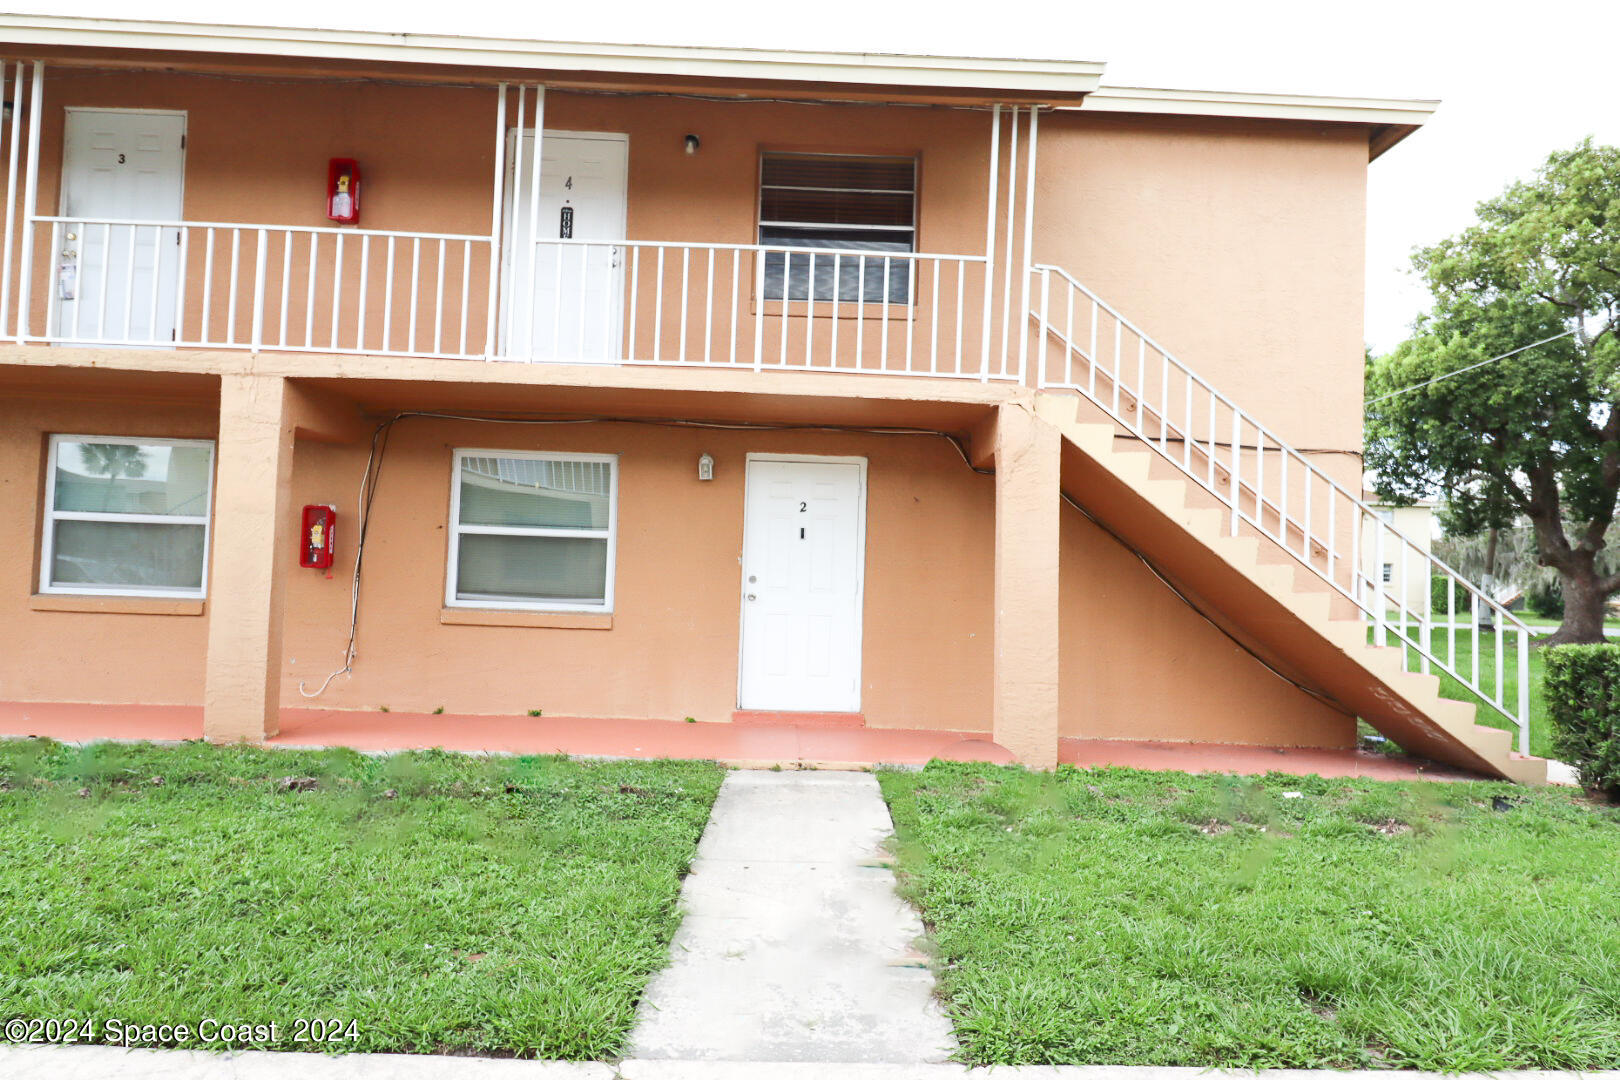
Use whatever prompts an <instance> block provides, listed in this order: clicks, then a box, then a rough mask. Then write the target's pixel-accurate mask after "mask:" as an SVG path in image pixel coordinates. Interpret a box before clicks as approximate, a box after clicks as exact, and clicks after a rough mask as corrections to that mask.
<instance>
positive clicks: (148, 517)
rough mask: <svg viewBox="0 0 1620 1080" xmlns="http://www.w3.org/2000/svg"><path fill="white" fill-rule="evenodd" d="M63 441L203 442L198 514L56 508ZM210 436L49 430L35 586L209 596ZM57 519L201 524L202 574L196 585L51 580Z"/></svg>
mask: <svg viewBox="0 0 1620 1080" xmlns="http://www.w3.org/2000/svg"><path fill="white" fill-rule="evenodd" d="M65 442H68V443H73V442H95V443H113V444H115V445H120V446H204V447H207V448H208V485H207V490H206V491H205V493H204V495H205V498H206V500H207V501H206V503H205V505H204V509H203V512H202V514H201V515H195V514H117V513H106V512H101V511H94V512H92V511H88V510H58V509H56V458H57V453H58V451H59V449H60V447H61V445H62V444H63V443H65ZM214 453H215V447H214V440H213V439H160V438H147V437H145V436H133V435H52V436H51V440H50V452H49V454H48V455H47V457H46V462H45V503H44V507H43V514H42V515H41V516H42V518H43V524H42V527H41V530H40V543H39V591H40V592H41V593H47V594H59V595H60V594H67V595H74V596H150V597H159V598H166V599H173V600H204V599H207V597H208V564H209V562H210V561H211V560H210V554H211V551H212V544H213V539H214V525H213V522H214ZM58 521H102V522H111V523H114V524H125V525H201V526H202V527H203V550H202V578H201V580H200V582H199V583H198V586H197V588H195V589H162V588H142V587H140V586H136V585H94V584H91V585H78V584H68V585H55V584H52V582H51V564H52V562H53V561H54V559H55V554H56V552H55V548H56V523H57V522H58Z"/></svg>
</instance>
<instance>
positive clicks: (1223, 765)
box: [0, 702, 1472, 780]
mask: <svg viewBox="0 0 1620 1080" xmlns="http://www.w3.org/2000/svg"><path fill="white" fill-rule="evenodd" d="M201 734H202V709H201V708H198V707H196V706H175V705H81V704H64V703H26V702H0V736H27V735H35V736H41V737H47V738H52V739H59V740H62V741H64V742H85V741H91V740H96V739H117V740H127V741H136V740H153V741H179V740H182V739H195V738H198V737H199V736H200V735H201ZM269 743H270V745H272V746H283V747H295V746H296V747H309V746H346V747H351V748H353V749H356V750H418V749H427V748H429V747H441V748H443V749H446V750H460V751H474V752H476V751H487V752H496V753H512V754H576V755H585V756H602V757H637V758H660V757H671V758H699V759H713V760H717V761H722V762H725V763H727V764H734V765H739V766H745V767H747V766H753V767H769V766H771V765H781V766H783V767H786V768H808V767H822V768H828V767H833V768H836V767H843V768H862V767H866V766H870V765H874V764H878V763H883V764H894V765H921V764H923V763H925V762H927V761H929V760H931V759H933V758H948V759H952V760H959V761H990V762H997V763H1003V762H1006V761H1008V760H1010V755H1009V754H1008V753H1007V752H1006V751H1005V750H1003V749H1002V748H1001V747H1000V746H997V745H996V744H995V743H993V742H990V741H989V740H988V739H986V738H984V737H983V736H979V735H974V734H972V733H965V732H950V731H918V730H905V729H897V728H830V727H826V726H823V725H818V724H813V723H812V724H807V725H793V724H771V725H768V726H756V725H748V724H713V723H698V724H687V723H682V722H680V721H670V720H601V719H579V718H573V717H554V716H537V717H530V716H453V715H450V714H442V715H438V716H434V715H431V714H427V713H400V712H391V713H380V712H345V711H336V710H323V709H286V710H283V712H282V716H281V732H280V734H278V735H276V736H275V737H274V738H272V739H270V740H269ZM1058 758H1059V760H1060V761H1063V762H1065V763H1067V764H1071V765H1080V766H1096V765H1126V766H1130V767H1132V768H1138V769H1164V770H1170V769H1176V770H1183V771H1187V772H1229V773H1242V774H1256V773H1265V772H1272V771H1276V772H1286V773H1317V774H1319V775H1322V776H1362V777H1371V778H1375V779H1381V780H1409V779H1434V780H1450V779H1472V777H1471V776H1469V774H1466V773H1462V772H1459V771H1456V770H1453V769H1447V768H1445V767H1444V766H1439V765H1435V764H1432V763H1429V762H1420V761H1412V760H1404V759H1396V758H1386V757H1383V756H1380V755H1374V754H1364V753H1360V752H1357V751H1354V750H1308V749H1281V748H1275V747H1264V746H1232V745H1225V744H1217V743H1180V742H1136V741H1122V740H1104V739H1063V740H1061V741H1060V745H1059V748H1058Z"/></svg>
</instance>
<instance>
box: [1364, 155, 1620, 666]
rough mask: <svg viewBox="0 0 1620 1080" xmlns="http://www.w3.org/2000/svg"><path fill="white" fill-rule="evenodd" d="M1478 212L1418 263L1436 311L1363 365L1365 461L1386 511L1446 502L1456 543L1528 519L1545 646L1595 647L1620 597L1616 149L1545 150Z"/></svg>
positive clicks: (1619, 196)
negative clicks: (1557, 607) (1436, 499)
mask: <svg viewBox="0 0 1620 1080" xmlns="http://www.w3.org/2000/svg"><path fill="white" fill-rule="evenodd" d="M1478 217H1479V220H1478V222H1477V223H1476V224H1474V225H1472V226H1470V227H1469V228H1467V229H1465V230H1463V231H1462V232H1461V233H1459V234H1457V235H1456V236H1453V237H1450V238H1448V239H1446V240H1442V241H1441V242H1440V243H1438V244H1435V245H1434V246H1432V247H1428V248H1423V249H1420V250H1419V251H1417V252H1416V253H1415V254H1414V256H1413V265H1414V267H1415V268H1416V269H1417V271H1418V273H1420V274H1421V275H1422V276H1423V278H1424V280H1425V281H1426V282H1427V284H1428V286H1429V289H1430V292H1431V293H1432V295H1433V301H1434V302H1433V306H1432V308H1431V310H1430V311H1429V313H1428V314H1427V315H1425V316H1423V317H1421V318H1420V319H1419V320H1418V321H1417V323H1416V325H1415V326H1414V333H1413V336H1412V337H1411V338H1410V339H1409V340H1407V341H1405V342H1403V343H1402V344H1401V345H1400V346H1399V347H1398V348H1397V349H1396V350H1395V351H1394V352H1393V353H1391V354H1390V355H1388V356H1384V357H1380V358H1378V359H1376V360H1374V361H1372V362H1371V363H1369V364H1368V368H1367V385H1366V391H1367V401H1368V415H1367V465H1368V468H1370V469H1371V470H1373V472H1374V473H1375V474H1376V476H1377V482H1376V487H1377V489H1378V492H1379V494H1380V495H1381V496H1382V497H1384V498H1386V499H1389V500H1390V501H1393V502H1410V501H1412V500H1414V499H1417V498H1420V497H1423V496H1429V495H1436V494H1438V495H1440V496H1441V497H1442V498H1443V499H1444V501H1445V506H1446V509H1445V511H1444V513H1443V517H1442V523H1443V524H1444V526H1445V528H1446V529H1447V531H1448V532H1450V533H1453V534H1457V535H1474V534H1478V533H1480V532H1483V531H1485V530H1488V529H1491V528H1497V529H1506V528H1508V527H1510V526H1512V525H1513V524H1514V523H1515V522H1516V521H1521V522H1522V521H1526V520H1527V521H1528V522H1529V523H1530V526H1531V528H1532V530H1533V533H1534V536H1535V543H1536V557H1537V560H1538V561H1539V562H1540V563H1542V564H1543V565H1545V566H1548V567H1551V568H1552V569H1554V570H1556V571H1557V573H1558V577H1559V582H1560V584H1561V586H1562V589H1563V594H1564V620H1563V624H1562V625H1561V626H1560V627H1559V628H1558V631H1557V632H1556V633H1555V634H1554V635H1553V636H1552V639H1551V640H1552V641H1553V642H1555V643H1564V642H1595V641H1602V640H1603V609H1604V605H1605V602H1606V601H1607V599H1608V597H1609V596H1610V595H1611V594H1613V593H1615V592H1616V591H1620V571H1617V566H1616V563H1615V560H1614V559H1613V558H1612V557H1611V556H1610V555H1609V554H1608V553H1606V551H1605V544H1604V534H1605V533H1606V532H1607V531H1608V529H1609V526H1610V525H1611V524H1612V523H1613V522H1614V520H1615V512H1616V501H1617V500H1616V496H1617V493H1620V408H1617V405H1620V377H1617V368H1620V148H1616V147H1609V146H1594V145H1592V143H1591V141H1590V140H1587V141H1585V142H1582V143H1581V144H1579V145H1577V146H1576V147H1574V148H1573V149H1571V150H1564V151H1559V152H1557V153H1554V154H1553V155H1552V156H1551V157H1550V158H1548V160H1547V163H1546V164H1545V165H1544V166H1542V167H1541V168H1540V169H1539V170H1537V172H1536V175H1535V176H1534V178H1532V179H1530V180H1528V181H1521V182H1518V183H1515V184H1513V185H1511V186H1509V187H1508V189H1507V190H1506V191H1504V192H1503V193H1502V194H1501V195H1499V196H1497V197H1496V198H1494V199H1490V200H1487V201H1486V202H1483V203H1481V204H1480V205H1479V207H1478ZM1566 332H1567V333H1568V336H1564V337H1559V338H1558V339H1557V340H1554V341H1550V342H1547V343H1546V344H1542V345H1538V346H1536V347H1535V348H1531V349H1528V350H1526V351H1524V352H1521V353H1519V354H1518V355H1515V356H1512V357H1510V358H1508V359H1504V360H1499V361H1497V362H1495V363H1489V364H1484V365H1483V366H1481V367H1479V368H1477V369H1475V370H1472V371H1467V372H1462V371H1461V369H1463V368H1467V367H1469V366H1470V365H1473V364H1480V363H1481V362H1482V361H1485V360H1489V359H1491V358H1492V357H1496V356H1500V355H1501V354H1503V353H1507V352H1510V351H1512V350H1514V349H1519V348H1522V347H1523V346H1526V345H1530V344H1531V343H1533V342H1537V341H1541V340H1542V339H1544V338H1549V337H1553V336H1555V335H1558V334H1561V333H1566ZM1459 372H1461V373H1459ZM1440 376H1447V377H1445V378H1441V379H1440V380H1439V381H1437V382H1433V383H1432V384H1431V383H1430V380H1433V379H1436V378H1437V377H1440ZM1388 394H1394V395H1395V396H1393V397H1387V398H1386V397H1384V395H1388ZM1380 398H1383V400H1377V399H1380Z"/></svg>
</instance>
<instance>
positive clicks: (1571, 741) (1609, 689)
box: [1546, 645, 1620, 797]
mask: <svg viewBox="0 0 1620 1080" xmlns="http://www.w3.org/2000/svg"><path fill="white" fill-rule="evenodd" d="M1546 695H1547V714H1548V716H1549V718H1550V719H1551V720H1552V742H1553V752H1554V753H1556V754H1557V755H1558V757H1559V758H1560V759H1561V760H1563V761H1566V762H1568V763H1569V764H1571V765H1573V766H1575V768H1576V769H1577V770H1579V772H1580V774H1581V783H1582V784H1584V785H1585V786H1587V787H1589V788H1597V789H1599V790H1601V791H1603V792H1605V793H1607V794H1608V795H1610V796H1611V797H1617V796H1620V645H1559V646H1556V647H1554V648H1551V649H1548V650H1547V676H1546Z"/></svg>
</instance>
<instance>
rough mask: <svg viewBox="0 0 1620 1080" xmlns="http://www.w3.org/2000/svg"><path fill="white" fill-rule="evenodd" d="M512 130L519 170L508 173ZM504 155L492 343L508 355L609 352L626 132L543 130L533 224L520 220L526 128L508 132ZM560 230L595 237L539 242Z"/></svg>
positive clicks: (607, 355)
mask: <svg viewBox="0 0 1620 1080" xmlns="http://www.w3.org/2000/svg"><path fill="white" fill-rule="evenodd" d="M519 138H521V139H522V143H521V150H522V154H523V163H524V172H523V175H522V176H521V177H519V176H517V175H516V171H517V152H518V150H519V146H520V144H519V141H518V140H519ZM506 160H507V169H506V237H505V241H504V249H505V254H504V256H503V262H504V263H505V274H504V280H505V282H506V285H505V289H504V294H505V300H506V303H507V308H506V313H507V315H506V317H504V318H503V320H502V331H503V333H502V337H501V352H502V353H503V354H504V355H505V356H508V357H511V358H512V359H514V360H529V359H535V360H562V361H569V362H595V363H601V362H610V363H611V362H613V361H617V360H618V359H619V358H620V357H619V342H620V337H621V335H620V326H619V324H620V321H621V316H622V313H623V309H624V286H623V282H624V249H623V248H622V247H619V246H618V245H619V244H620V243H622V242H623V240H624V230H625V210H626V199H625V189H626V183H627V176H626V174H627V170H628V166H629V141H628V137H627V136H624V135H617V134H606V133H604V134H597V133H579V132H554V131H548V132H546V133H545V138H544V139H543V140H542V141H541V161H540V209H539V213H538V214H537V215H535V220H536V221H537V222H538V227H531V224H530V221H529V218H530V209H531V203H532V200H533V193H532V190H531V185H530V180H531V176H532V169H533V162H534V131H533V130H532V129H531V130H528V131H524V132H516V131H514V132H512V134H511V136H510V137H509V138H508V141H507V150H506ZM568 239H571V240H589V241H597V243H590V244H570V243H550V242H548V241H555V240H568ZM534 240H539V241H540V243H538V244H536V243H534V242H533V241H534ZM531 248H532V249H533V261H531V260H530V254H531ZM531 273H532V276H531Z"/></svg>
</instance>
